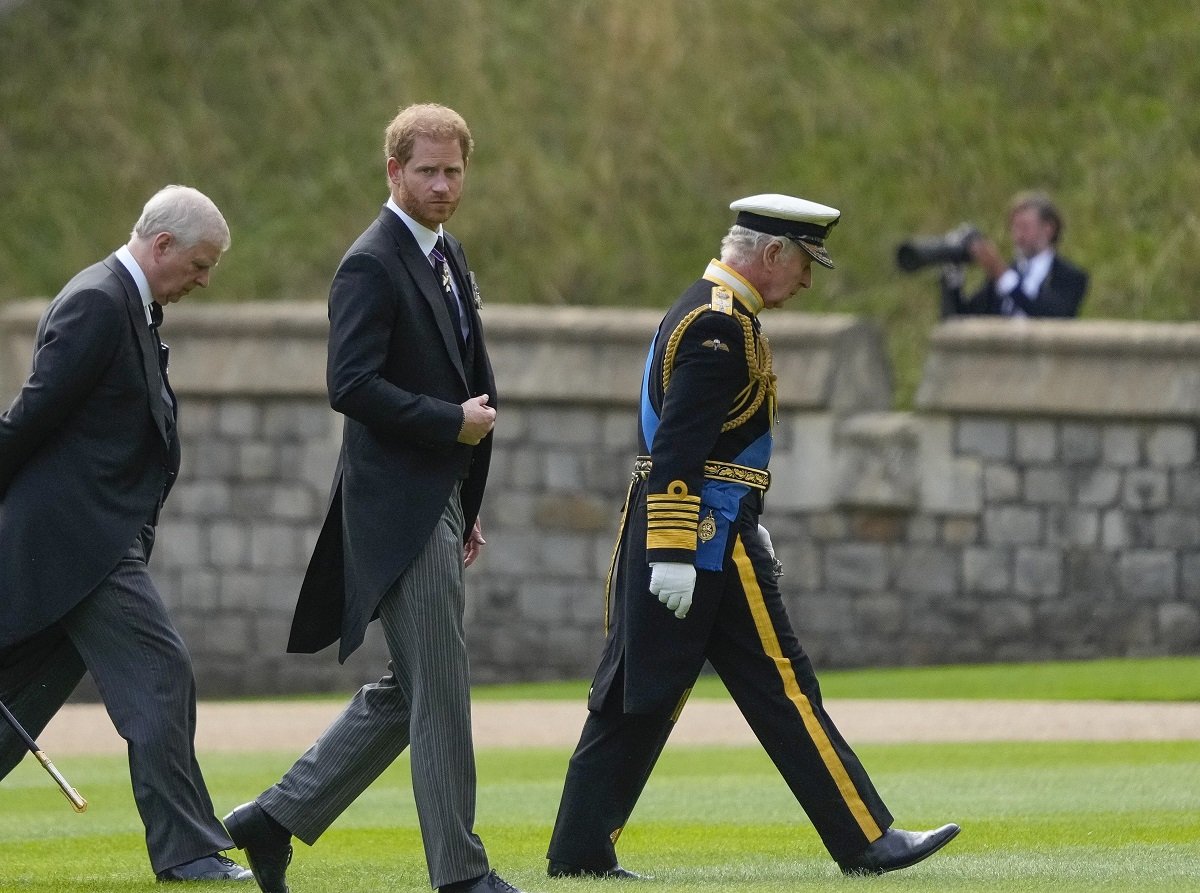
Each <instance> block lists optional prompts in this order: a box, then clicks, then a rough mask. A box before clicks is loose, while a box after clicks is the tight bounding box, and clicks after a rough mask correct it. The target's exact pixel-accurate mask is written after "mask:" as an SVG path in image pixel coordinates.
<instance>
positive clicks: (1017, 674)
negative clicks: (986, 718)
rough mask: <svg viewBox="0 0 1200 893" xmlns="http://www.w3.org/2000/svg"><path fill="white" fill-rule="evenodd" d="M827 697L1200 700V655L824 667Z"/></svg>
mask: <svg viewBox="0 0 1200 893" xmlns="http://www.w3.org/2000/svg"><path fill="white" fill-rule="evenodd" d="M817 673H818V675H819V676H820V679H821V690H822V691H823V692H824V694H825V696H826V697H829V698H922V699H928V698H938V699H942V698H971V699H976V698H999V699H1003V700H1020V701H1028V700H1042V699H1046V700H1067V701H1200V657H1163V658H1117V659H1113V660H1089V661H1076V662H1046V663H1036V664H980V665H976V666H946V667H906V668H900V669H883V670H822V669H821V668H820V667H818V668H817ZM587 690H588V681H587V680H582V681H580V680H575V681H571V682H546V683H534V684H522V685H489V686H480V687H478V688H476V689H475V693H474V696H475V698H476V699H477V700H510V699H512V698H546V699H555V700H559V699H562V700H574V699H578V700H581V701H582V700H583V699H584V698H586V697H587ZM692 697H697V698H723V697H728V695H727V693H726V692H725V689H724V687H723V686H722V685H721V681H720V680H719V679H717V678H716V677H715V676H712V675H705V676H703V677H701V679H700V682H699V684H698V685H697V686H696V689H695V691H694V692H693V694H692Z"/></svg>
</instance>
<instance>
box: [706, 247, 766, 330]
mask: <svg viewBox="0 0 1200 893" xmlns="http://www.w3.org/2000/svg"><path fill="white" fill-rule="evenodd" d="M704 278H705V279H707V280H708V281H709V282H715V283H716V284H717V285H723V286H725V287H726V288H727V289H729V290H730V291H731V292H733V296H734V298H736V299H737V302H738V303H739V304H741V305H742V307H743V308H744V309H745V310H746V312H748V313H749V314H750V315H751V316H758V312H759V311H760V310H762V309H763V308H764V307H765V306H766V304H765V303H764V302H763V299H762V295H760V294H759V293H758V289H757V288H755V287H754V286H753V285H751V284H750V283H749V282H748V281H747V280H746V278H745V277H744V276H742V275H741V274H740V273H738V272H737V271H736V270H734V269H733V268H732V267H730V266H728V265H727V264H723V263H721V262H720V261H719V260H717V259H715V258H714V259H713V260H710V261H709V262H708V269H707V270H705V271H704Z"/></svg>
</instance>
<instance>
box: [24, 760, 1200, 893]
mask: <svg viewBox="0 0 1200 893" xmlns="http://www.w3.org/2000/svg"><path fill="white" fill-rule="evenodd" d="M859 753H860V755H861V756H862V758H863V760H864V762H865V763H866V765H867V767H868V768H869V769H870V770H871V772H872V774H873V776H874V778H875V780H876V782H877V784H878V785H879V787H880V789H881V791H882V792H883V793H884V796H885V798H886V799H887V800H888V802H889V804H890V805H891V807H892V809H893V811H894V812H895V813H896V816H897V824H899V825H901V826H903V827H912V828H916V827H926V826H930V825H934V824H937V823H941V822H943V821H948V820H954V821H958V822H960V823H961V824H962V825H963V828H964V832H963V834H962V835H961V836H960V837H959V838H958V840H956V841H955V842H954V843H953V844H951V846H950V847H949V848H947V850H946V851H945V852H944V853H943V854H941V855H939V857H937V858H936V859H933V860H930V861H929V862H928V863H925V864H924V865H921V866H918V867H917V868H915V869H912V870H910V871H908V872H900V873H897V874H895V875H891V876H889V878H888V879H887V881H886V883H887V884H888V889H894V890H922V891H1041V890H1046V891H1050V890H1055V891H1063V890H1066V891H1076V890H1079V891H1083V890H1095V889H1113V890H1133V889H1137V890H1150V891H1168V890H1170V891H1179V890H1191V889H1200V811H1198V810H1197V809H1196V803H1197V802H1200V742H1195V741H1192V742H1166V743H1137V742H1131V743H1119V744H1109V743H1096V744H1093V743H1089V744H1036V745H1012V744H1003V745H994V744H977V745H900V746H873V747H862V748H860V749H859ZM294 756H295V755H294V754H290V753H289V754H280V753H263V754H255V755H248V756H238V757H226V756H216V755H206V756H203V757H202V759H203V764H204V768H205V773H206V775H207V777H208V779H209V782H210V786H211V788H212V793H213V798H214V801H215V802H216V804H217V811H218V812H219V813H221V812H223V811H224V810H225V809H228V808H229V807H231V806H233V805H235V804H237V803H239V802H241V801H242V800H244V799H246V798H247V797H249V796H252V795H253V794H255V793H257V792H258V791H259V790H261V789H262V788H263V787H264V786H266V785H267V784H269V783H271V782H272V781H273V780H274V779H275V778H277V777H278V774H279V773H280V772H281V771H282V770H283V769H285V768H287V766H288V765H290V762H291V760H292V759H293V758H294ZM567 756H568V752H567V751H566V750H560V749H540V750H529V751H510V750H505V751H500V750H495V751H490V750H481V751H480V753H479V775H480V793H479V815H478V830H479V831H480V833H481V834H482V836H483V837H484V840H485V842H486V843H487V845H488V848H489V852H490V854H491V857H492V860H493V862H494V864H495V865H496V867H497V868H498V869H499V870H500V871H501V873H502V874H504V875H505V877H507V878H508V879H509V880H510V881H512V882H514V883H517V884H518V885H519V886H521V887H522V888H523V889H526V890H530V891H539V890H542V891H546V890H562V891H568V893H571V891H591V890H595V891H600V890H605V891H610V893H611V885H606V884H605V883H604V882H601V881H553V882H552V881H550V880H548V879H547V878H546V877H545V875H544V867H545V861H544V854H545V846H546V841H547V839H548V838H549V833H550V827H551V824H552V822H553V819H554V814H555V811H556V809H557V804H558V795H559V792H560V790H561V783H562V775H563V771H564V769H565V765H566V759H567ZM60 768H63V769H65V770H66V771H67V774H68V777H69V778H70V779H71V781H72V782H73V783H74V784H75V785H76V786H77V787H79V788H80V790H82V791H83V792H84V793H85V795H86V796H87V797H88V798H89V800H90V801H91V803H92V808H91V809H90V810H89V812H88V813H87V814H85V815H82V816H77V815H75V814H73V813H72V812H71V811H70V808H69V806H68V805H67V803H66V801H65V800H63V798H62V797H61V795H60V794H59V793H58V792H57V791H56V790H55V789H54V787H53V785H52V784H51V783H50V782H49V779H47V778H45V773H44V772H43V771H42V770H41V768H40V767H38V766H37V765H36V764H34V763H32V762H31V761H29V760H26V761H25V762H24V763H23V764H22V765H21V766H20V767H19V768H18V769H17V770H16V771H15V772H14V773H13V774H12V775H11V776H10V777H9V778H8V779H6V780H5V781H4V782H0V891H9V890H13V891H16V890H20V891H29V893H58V891H65V890H72V891H74V890H80V889H87V890H95V891H118V890H121V891H123V890H134V889H146V888H147V885H148V884H150V883H152V880H151V876H150V873H149V868H148V866H147V864H146V857H145V852H144V848H143V843H142V835H141V826H140V822H139V820H138V817H137V814H136V811H135V809H134V806H133V801H132V797H131V795H130V792H129V783H128V775H127V769H126V767H125V763H124V760H123V759H122V758H118V757H103V758H100V757H93V758H73V759H72V760H71V761H70V765H69V766H60ZM620 851H621V857H622V860H623V862H624V863H625V864H627V865H629V866H630V867H633V868H635V869H640V870H645V871H648V872H651V873H652V874H654V876H655V879H654V880H653V881H650V882H647V883H646V884H644V885H642V884H639V885H638V889H639V890H645V891H646V893H652V891H653V893H659V891H664V893H677V891H678V893H683V891H685V890H686V891H691V890H716V889H730V888H736V889H737V890H744V891H748V893H760V891H761V893H767V891H771V893H775V891H778V890H780V889H787V890H794V891H808V890H828V889H829V887H830V884H832V883H836V884H839V885H843V886H839V888H838V889H843V888H844V889H851V890H857V889H879V886H878V884H879V883H880V882H879V881H871V880H844V879H842V878H841V877H840V875H839V874H838V873H837V871H836V868H835V867H834V866H833V863H832V862H831V861H830V860H829V858H828V856H827V855H826V854H825V852H824V850H823V848H822V847H821V845H820V842H819V841H818V840H817V837H816V834H815V833H814V832H813V830H812V827H811V826H810V825H809V823H808V821H807V819H806V818H805V817H804V816H803V814H802V813H801V811H800V809H799V808H798V806H797V805H796V803H795V801H794V800H793V799H792V798H791V796H790V794H789V793H788V792H787V790H786V789H785V787H784V785H783V783H782V781H781V780H780V779H779V777H778V775H777V773H776V772H775V770H774V768H773V767H772V766H771V764H770V762H769V760H767V758H766V757H765V756H764V755H763V753H762V752H761V750H759V749H758V748H724V747H723V748H687V749H681V748H680V749H672V748H671V747H670V746H668V748H667V751H666V753H665V754H664V755H663V758H662V760H661V761H660V765H659V767H658V769H657V771H656V772H655V775H654V777H653V778H652V779H651V782H650V784H649V786H648V787H647V790H646V792H645V794H644V796H643V798H642V801H641V803H640V804H639V806H638V809H637V811H636V813H635V814H634V817H633V820H632V821H631V822H630V823H629V826H628V828H627V830H626V832H625V834H624V836H623V837H622V839H621V847H620ZM289 877H290V879H291V880H292V888H293V890H295V891H296V893H335V891H336V893H343V891H347V890H380V891H384V890H386V891H392V890H403V889H410V890H422V889H427V888H428V878H427V875H426V873H425V865H424V858H423V856H422V854H421V846H420V840H419V831H418V828H417V822H416V814H415V811H414V809H413V805H412V792H411V785H410V779H409V774H408V763H407V761H406V760H404V759H402V760H400V761H399V762H397V763H396V765H394V766H393V767H392V768H391V769H389V770H388V771H387V772H385V773H384V775H383V776H382V777H381V778H380V779H379V780H378V781H377V782H376V783H375V784H374V785H373V786H372V787H371V788H370V789H369V790H368V791H367V792H366V794H364V796H363V797H361V798H360V799H359V800H358V802H356V803H355V804H354V805H353V806H352V807H351V808H350V810H348V811H347V812H346V814H345V815H344V816H343V817H342V818H341V819H340V820H339V822H338V823H337V824H336V825H335V826H334V828H333V829H332V830H331V831H330V832H329V833H328V834H327V835H326V837H325V838H323V839H322V840H321V841H320V842H319V843H318V845H317V846H316V847H314V848H312V849H310V848H308V847H305V846H303V845H300V846H299V847H298V852H297V856H296V860H295V863H294V865H293V868H292V870H291V872H290V874H289ZM869 884H874V886H871V887H868V886H867V885H869Z"/></svg>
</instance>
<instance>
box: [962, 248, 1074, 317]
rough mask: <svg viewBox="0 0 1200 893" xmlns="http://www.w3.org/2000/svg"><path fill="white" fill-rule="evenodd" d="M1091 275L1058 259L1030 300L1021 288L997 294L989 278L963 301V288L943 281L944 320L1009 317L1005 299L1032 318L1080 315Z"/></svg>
mask: <svg viewBox="0 0 1200 893" xmlns="http://www.w3.org/2000/svg"><path fill="white" fill-rule="evenodd" d="M1087 286H1088V274H1087V273H1086V272H1085V271H1084V270H1082V269H1080V268H1079V267H1077V266H1075V265H1074V264H1073V263H1071V262H1070V261H1068V260H1065V259H1064V258H1062V257H1060V256H1059V255H1057V254H1056V255H1055V256H1054V260H1053V261H1052V262H1051V264H1050V272H1049V273H1047V274H1046V278H1045V279H1043V280H1042V284H1041V286H1040V287H1039V288H1038V292H1037V297H1036V298H1033V299H1031V298H1029V297H1028V296H1027V295H1025V294H1024V293H1023V292H1022V291H1021V290H1020V288H1018V289H1016V290H1015V291H1014V292H1013V293H1012V294H1011V295H1002V294H999V293H998V292H997V291H996V280H994V279H988V280H986V281H985V282H984V283H983V285H981V286H980V287H979V289H978V290H977V291H975V292H974V293H973V294H972V295H971V296H970V297H969V298H967V299H965V300H964V298H963V294H962V287H961V285H948V284H947V283H946V281H945V279H943V280H942V317H943V318H946V317H948V316H1008V315H1013V313H1012V312H1011V311H1009V312H1006V306H1005V299H1006V298H1007V299H1010V301H1011V307H1012V308H1015V309H1016V310H1019V311H1020V312H1021V313H1023V314H1025V315H1026V316H1031V317H1043V318H1052V317H1063V318H1069V317H1074V316H1078V315H1079V307H1080V305H1081V304H1083V296H1084V294H1085V293H1086V292H1087Z"/></svg>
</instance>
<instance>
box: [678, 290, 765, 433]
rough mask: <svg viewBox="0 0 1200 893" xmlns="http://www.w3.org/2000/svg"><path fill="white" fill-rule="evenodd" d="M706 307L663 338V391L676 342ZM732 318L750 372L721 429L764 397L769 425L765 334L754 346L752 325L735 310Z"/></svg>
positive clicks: (754, 409)
mask: <svg viewBox="0 0 1200 893" xmlns="http://www.w3.org/2000/svg"><path fill="white" fill-rule="evenodd" d="M708 309H710V308H709V306H708V305H706V304H705V305H701V306H699V307H697V308H696V309H695V310H693V311H692V312H691V313H689V314H688V315H687V316H685V317H684V318H683V320H682V321H681V322H680V323H679V325H678V326H676V327H675V331H674V332H672V333H671V337H670V338H668V339H667V347H666V350H665V351H664V352H663V373H662V378H663V391H664V392H665V391H666V390H667V386H668V385H669V384H670V383H671V372H672V370H673V369H674V367H675V353H676V352H677V351H678V350H679V342H680V340H681V339H682V338H683V333H684V331H686V330H687V327H688V326H690V325H691V324H692V323H693V322H694V321H695V319H696V317H698V316H699V315H700V314H701V313H703V312H704V311H705V310H708ZM733 316H734V318H735V319H737V321H738V322H739V323H740V324H741V326H742V338H743V341H744V343H745V348H746V357H747V361H746V365H747V371H748V372H749V374H750V382H749V384H747V385H746V387H744V388H743V389H742V390H741V391H740V392H739V393H738V395H737V398H736V399H735V400H734V404H733V408H732V409H731V410H730V412H729V414H730V416H732V418H730V419H729V421H727V422H725V424H723V425H722V426H721V432H722V433H724V432H725V431H730V430H732V429H734V428H736V427H738V426H739V425H743V424H745V423H746V420H747V419H749V418H750V417H751V416H752V415H754V413H756V412H757V411H758V408H759V407H760V406H762V402H763V400H764V399H765V400H766V401H767V410H768V412H769V414H770V418H771V424H774V423H775V373H774V372H772V371H771V345H770V343H769V342H768V341H767V336H766V335H759V337H758V345H757V347H756V346H755V343H754V324H753V323H752V322H751V321H750V320H749V319H748V318H747V317H745V316H743V315H741V314H738V313H735V314H733Z"/></svg>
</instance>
